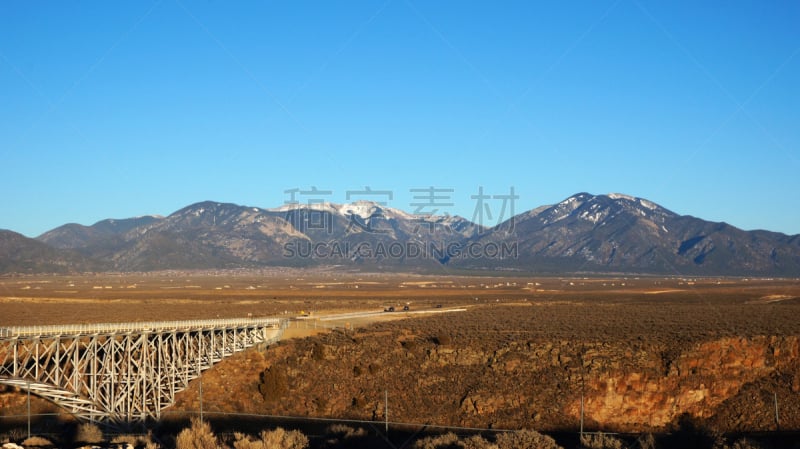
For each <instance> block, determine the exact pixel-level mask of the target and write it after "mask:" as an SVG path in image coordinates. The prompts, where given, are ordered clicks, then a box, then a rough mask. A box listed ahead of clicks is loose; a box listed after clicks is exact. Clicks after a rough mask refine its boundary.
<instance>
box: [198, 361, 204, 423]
mask: <svg viewBox="0 0 800 449" xmlns="http://www.w3.org/2000/svg"><path fill="white" fill-rule="evenodd" d="M197 380H198V382H199V387H198V390H199V392H200V422H203V373H202V371H200V357H199V356H198V358H197Z"/></svg>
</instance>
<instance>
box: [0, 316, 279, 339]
mask: <svg viewBox="0 0 800 449" xmlns="http://www.w3.org/2000/svg"><path fill="white" fill-rule="evenodd" d="M284 321H285V320H284V319H281V318H218V319H212V320H182V321H140V322H127V323H91V324H60V325H59V324H55V325H43V326H9V327H3V328H0V338H10V337H43V336H49V337H52V336H61V335H65V336H74V335H95V334H109V335H111V334H121V333H129V332H163V331H193V330H207V329H222V328H242V327H275V328H282V327H285V326H286V324H285V323H284Z"/></svg>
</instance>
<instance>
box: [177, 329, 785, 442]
mask: <svg viewBox="0 0 800 449" xmlns="http://www.w3.org/2000/svg"><path fill="white" fill-rule="evenodd" d="M488 346H495V347H494V348H489V347H483V348H482V347H475V346H474V345H469V346H461V345H459V343H458V342H455V343H453V344H451V345H441V344H436V343H435V338H426V337H424V336H422V335H419V334H413V333H411V332H409V330H407V329H406V330H402V329H394V330H392V331H376V332H369V333H359V334H354V335H345V334H332V335H327V336H318V337H313V338H308V339H305V340H298V341H293V342H289V343H288V344H283V345H282V346H281V347H279V348H273V349H271V350H269V351H267V352H266V353H265V358H264V360H263V361H262V362H261V363H259V364H257V365H251V366H250V367H249V368H248V369H247V370H246V371H247V372H242V371H236V372H234V371H229V370H232V369H233V368H232V367H230V366H228V365H226V364H224V363H223V364H221V365H219V366H218V367H216V368H214V370H212V373H209V375H208V376H206V377H207V379H206V380H205V381H206V382H208V383H214V382H215V380H214V379H215V376H217V377H216V379H218V380H220V381H224V379H227V382H229V385H227V386H224V387H221V388H222V390H225V391H227V393H226V394H224V395H221V397H220V398H218V399H214V398H208V397H207V398H206V407H208V408H209V409H214V408H215V407H216V408H219V409H220V410H226V409H227V408H228V406H227V405H226V404H230V403H231V402H230V401H231V400H232V398H236V397H243V398H244V397H247V398H248V399H252V398H256V399H255V400H252V401H238V400H237V401H235V403H236V404H237V407H244V408H245V409H247V411H252V412H266V411H269V412H270V413H272V414H288V415H294V416H304V415H307V416H335V417H352V418H358V419H375V420H382V419H383V417H384V415H383V414H384V402H383V399H384V396H383V395H384V391H385V390H388V395H389V407H390V417H391V419H392V420H396V421H405V422H414V423H426V422H428V423H437V424H448V425H462V426H475V427H497V428H520V427H524V428H535V429H539V430H563V429H575V428H577V427H578V425H579V420H580V410H581V392H583V399H584V417H585V425H586V426H587V428H599V429H603V430H617V431H658V430H664V429H668V428H670V427H672V426H677V425H678V423H679V422H680V421H681V420H682V419H686V418H687V417H688V418H690V419H692V420H693V421H695V422H698V423H702V424H703V425H708V426H711V427H713V428H715V429H717V430H720V431H741V430H748V431H749V430H774V429H775V421H774V404H773V392H774V393H776V394H778V400H779V407H780V419H781V428H782V429H790V428H791V429H800V405H799V404H800V365H798V359H799V357H798V356H799V355H800V345H799V344H798V338H797V337H795V336H787V337H778V336H772V337H767V336H753V337H747V338H731V337H724V338H718V339H713V340H710V341H702V342H696V343H692V344H689V345H687V346H686V347H684V348H682V349H678V348H675V347H665V346H664V345H662V344H647V343H644V344H640V345H638V346H637V345H630V344H622V343H598V342H595V343H592V342H574V341H568V340H564V341H556V342H537V341H516V340H509V341H505V342H499V345H498V344H497V343H494V344H491V345H488ZM236 369H237V370H239V368H236ZM242 375H246V376H252V377H250V380H249V381H248V382H241V381H238V380H235V379H237V376H242ZM255 379H260V380H259V382H258V384H257V385H256V384H255V383H254V380H255ZM239 390H241V392H240V393H237V391H239ZM245 390H246V391H245ZM257 391H260V393H261V396H260V397H257V396H254V394H255V393H256V392H257ZM753 395H755V396H758V397H759V398H762V399H763V400H753V399H752V398H751V396H753ZM189 396H191V393H189ZM183 407H184V408H190V407H189V403H186V404H185V405H184V406H183Z"/></svg>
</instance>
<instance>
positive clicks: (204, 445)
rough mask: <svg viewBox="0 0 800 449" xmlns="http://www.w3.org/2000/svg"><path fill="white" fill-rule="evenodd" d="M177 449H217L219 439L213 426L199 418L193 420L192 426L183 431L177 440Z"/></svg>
mask: <svg viewBox="0 0 800 449" xmlns="http://www.w3.org/2000/svg"><path fill="white" fill-rule="evenodd" d="M175 448H176V449H216V448H217V437H216V435H214V432H212V431H211V426H210V425H209V424H208V423H206V422H204V421H201V420H200V419H198V418H192V424H191V426H189V427H187V428H185V429H183V430H181V432H180V433H179V434H178V437H177V438H176V439H175Z"/></svg>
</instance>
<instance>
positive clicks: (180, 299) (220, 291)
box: [0, 269, 800, 326]
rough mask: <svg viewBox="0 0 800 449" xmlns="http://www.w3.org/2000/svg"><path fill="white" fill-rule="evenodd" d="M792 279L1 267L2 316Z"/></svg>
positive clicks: (358, 304)
mask: <svg viewBox="0 0 800 449" xmlns="http://www.w3.org/2000/svg"><path fill="white" fill-rule="evenodd" d="M798 298H800V280H797V279H780V280H775V279H741V278H703V279H695V278H690V279H689V278H657V277H634V276H620V277H607V278H585V277H570V278H566V277H564V278H553V277H549V278H537V277H488V276H487V277H478V276H475V277H466V276H453V277H447V278H442V277H441V276H423V275H412V274H409V275H400V274H398V275H395V274H389V275H387V274H363V273H336V272H327V271H315V272H306V271H302V270H289V269H286V270H271V271H270V270H268V271H258V272H253V271H244V272H240V271H231V272H227V271H223V272H173V271H170V272H156V273H133V274H131V273H124V274H97V275H78V276H38V277H0V326H24V325H42V324H69V323H90V322H126V321H151V320H180V319H210V318H233V317H243V316H297V315H302V314H308V313H311V314H312V315H313V314H323V313H337V312H347V311H355V310H363V311H378V310H383V309H384V308H386V307H389V306H394V307H396V308H398V310H399V309H401V308H402V306H404V305H409V307H410V308H411V309H412V310H420V309H430V308H435V307H436V306H438V305H442V306H447V307H458V306H471V305H481V304H488V303H518V302H529V303H537V302H546V303H549V304H552V303H553V302H557V301H567V302H570V303H584V302H592V301H601V302H604V303H608V302H615V303H648V304H656V303H658V302H659V301H661V300H669V301H674V300H680V301H686V302H691V303H706V304H709V305H714V304H731V303H746V302H751V303H759V302H761V303H776V302H792V301H797V300H798Z"/></svg>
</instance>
